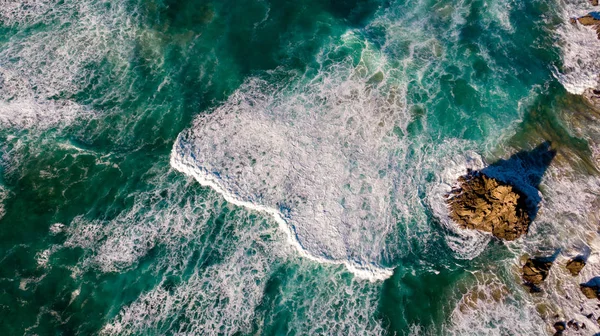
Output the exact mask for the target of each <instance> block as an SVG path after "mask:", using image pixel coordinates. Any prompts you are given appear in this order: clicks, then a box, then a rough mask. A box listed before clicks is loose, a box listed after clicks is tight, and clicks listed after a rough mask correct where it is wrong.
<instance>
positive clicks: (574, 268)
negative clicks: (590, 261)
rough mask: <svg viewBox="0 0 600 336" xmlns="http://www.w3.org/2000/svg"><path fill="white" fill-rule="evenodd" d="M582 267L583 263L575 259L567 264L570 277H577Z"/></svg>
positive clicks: (579, 259) (581, 260)
mask: <svg viewBox="0 0 600 336" xmlns="http://www.w3.org/2000/svg"><path fill="white" fill-rule="evenodd" d="M583 266H585V261H584V260H583V259H581V258H575V259H572V260H569V262H567V269H568V270H569V272H571V275H572V276H578V275H579V272H581V269H583Z"/></svg>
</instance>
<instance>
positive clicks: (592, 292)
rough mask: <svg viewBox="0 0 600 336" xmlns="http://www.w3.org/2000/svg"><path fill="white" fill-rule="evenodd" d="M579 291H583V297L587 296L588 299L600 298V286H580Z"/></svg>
mask: <svg viewBox="0 0 600 336" xmlns="http://www.w3.org/2000/svg"><path fill="white" fill-rule="evenodd" d="M579 289H581V292H582V293H583V295H585V297H586V298H588V299H598V298H599V297H598V290H599V289H600V288H598V286H593V285H586V284H580V285H579Z"/></svg>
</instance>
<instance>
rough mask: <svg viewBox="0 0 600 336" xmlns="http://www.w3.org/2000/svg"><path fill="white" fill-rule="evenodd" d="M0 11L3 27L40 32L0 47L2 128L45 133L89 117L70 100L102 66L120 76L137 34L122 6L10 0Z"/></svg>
mask: <svg viewBox="0 0 600 336" xmlns="http://www.w3.org/2000/svg"><path fill="white" fill-rule="evenodd" d="M0 7H2V8H1V9H0V24H2V25H8V26H18V27H21V28H23V27H26V26H31V25H38V26H39V27H41V28H40V29H31V30H29V31H28V34H16V35H15V36H12V37H11V38H10V39H9V40H8V41H7V42H4V43H3V44H2V46H0V97H1V98H2V102H1V103H0V126H4V127H11V128H39V129H46V128H50V127H56V126H58V125H64V124H69V123H72V122H73V121H74V120H75V119H77V118H86V117H90V116H91V113H90V111H88V110H86V109H85V108H83V107H81V106H79V105H78V104H76V103H74V102H72V101H71V100H70V99H69V98H70V97H71V96H72V95H74V94H76V93H78V92H79V91H80V90H82V89H84V88H86V87H88V86H89V85H90V84H91V80H92V78H93V77H94V76H95V75H97V74H96V72H95V71H97V70H96V69H97V68H99V67H100V65H101V63H102V62H103V61H108V62H110V63H111V64H112V65H113V66H114V68H113V70H112V71H113V73H112V75H114V76H120V75H121V76H122V75H123V73H122V72H123V71H124V70H125V68H126V67H127V65H128V59H129V55H131V53H132V52H133V45H134V44H133V43H131V42H132V40H133V38H134V36H135V34H136V30H135V26H134V25H133V24H132V22H131V20H130V16H129V14H128V13H127V11H126V10H125V5H124V4H122V3H118V2H115V3H112V4H111V6H106V5H105V4H104V3H103V2H100V1H93V0H91V1H60V2H57V1H27V2H22V1H20V2H12V1H10V2H8V3H7V4H6V5H5V4H3V5H2V6H0ZM58 23H61V24H58ZM45 25H47V27H44V26H45ZM107 96H110V95H108V94H107Z"/></svg>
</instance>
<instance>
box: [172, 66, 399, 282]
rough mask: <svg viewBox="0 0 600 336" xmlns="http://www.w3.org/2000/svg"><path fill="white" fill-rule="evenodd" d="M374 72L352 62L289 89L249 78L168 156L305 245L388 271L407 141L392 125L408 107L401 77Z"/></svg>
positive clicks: (381, 273) (322, 257) (306, 249)
mask: <svg viewBox="0 0 600 336" xmlns="http://www.w3.org/2000/svg"><path fill="white" fill-rule="evenodd" d="M368 80H369V77H366V78H365V76H360V73H359V72H358V71H356V70H355V69H352V68H350V67H348V68H346V69H342V70H340V69H337V70H335V69H334V71H333V72H329V73H326V72H322V73H321V74H320V75H319V76H318V77H317V78H315V79H312V80H310V81H308V82H307V83H301V84H293V85H292V87H291V88H289V87H288V88H285V89H281V88H277V87H273V86H271V84H268V83H267V82H266V81H263V80H260V79H257V78H254V79H251V80H249V81H248V82H247V83H246V84H244V86H243V87H242V88H241V89H240V90H238V91H237V92H235V93H234V94H233V95H232V96H231V97H230V99H229V100H228V101H227V102H226V103H225V104H223V105H222V106H220V107H218V108H217V109H216V110H215V111H213V112H212V113H211V114H209V115H205V116H201V117H199V118H198V119H197V120H196V121H195V122H194V126H193V127H192V128H191V129H190V130H188V131H185V132H183V133H182V134H180V136H179V137H178V139H177V141H176V143H175V145H174V147H173V152H172V156H171V165H172V166H173V167H174V168H175V169H177V170H180V171H181V172H183V173H185V174H188V175H190V176H193V177H194V178H196V179H197V180H198V181H199V182H200V183H201V184H203V185H205V186H210V187H212V188H213V189H215V190H216V191H218V192H219V193H221V194H222V195H223V196H224V197H225V198H226V199H227V200H228V201H229V202H231V203H234V204H237V205H240V206H244V207H247V208H249V209H252V210H256V211H261V212H264V213H267V214H269V215H271V216H273V218H275V220H276V221H277V223H278V224H279V225H280V227H281V228H282V229H283V231H284V232H286V235H287V239H288V242H289V243H290V244H292V245H293V246H294V247H295V248H296V249H297V251H298V252H299V253H300V254H301V255H303V256H305V257H307V258H310V259H312V260H314V261H318V262H327V263H334V264H344V265H345V266H346V267H347V268H348V270H350V271H351V272H353V273H354V274H356V275H357V276H360V277H363V278H368V279H371V280H375V279H385V278H387V277H388V276H390V275H391V269H388V268H385V267H383V266H381V264H380V262H379V260H380V255H381V253H382V250H383V247H384V241H385V238H386V234H387V233H389V232H390V231H391V230H393V229H394V227H395V223H396V222H397V221H398V217H397V216H396V215H395V214H394V212H395V211H396V210H397V209H395V207H394V203H395V202H396V201H397V199H396V196H395V194H396V193H397V190H396V185H397V183H398V182H399V181H398V179H399V178H400V176H398V175H397V171H396V170H395V168H394V166H395V165H397V164H398V163H397V162H398V161H400V160H399V159H400V156H401V155H402V153H403V151H404V149H403V148H404V147H405V145H403V143H402V141H401V140H400V137H401V135H400V134H395V133H394V132H397V133H402V130H403V129H405V127H406V123H407V122H408V121H409V116H408V115H407V114H406V109H405V105H404V102H403V101H402V98H403V92H402V90H403V88H402V87H398V86H396V87H393V88H392V90H393V92H389V91H388V92H387V94H383V93H382V91H381V90H380V89H379V88H378V87H377V85H378V83H374V84H371V85H370V84H369V83H368ZM387 89H388V90H389V89H390V88H389V87H388V88H387Z"/></svg>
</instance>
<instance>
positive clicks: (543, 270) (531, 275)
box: [523, 258, 552, 286]
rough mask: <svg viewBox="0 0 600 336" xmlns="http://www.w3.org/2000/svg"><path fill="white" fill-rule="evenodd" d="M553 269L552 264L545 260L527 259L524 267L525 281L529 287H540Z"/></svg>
mask: <svg viewBox="0 0 600 336" xmlns="http://www.w3.org/2000/svg"><path fill="white" fill-rule="evenodd" d="M550 267H552V262H550V261H546V260H543V259H532V258H529V259H527V262H526V263H525V265H524V266H523V281H525V283H526V284H529V285H536V286H537V285H539V284H541V283H542V282H543V281H544V280H545V279H546V278H547V277H548V272H549V271H550Z"/></svg>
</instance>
